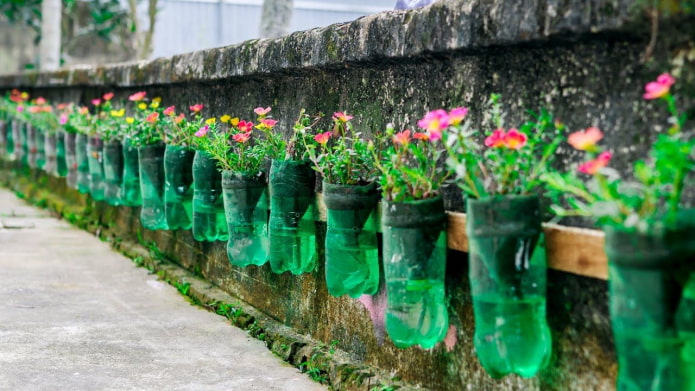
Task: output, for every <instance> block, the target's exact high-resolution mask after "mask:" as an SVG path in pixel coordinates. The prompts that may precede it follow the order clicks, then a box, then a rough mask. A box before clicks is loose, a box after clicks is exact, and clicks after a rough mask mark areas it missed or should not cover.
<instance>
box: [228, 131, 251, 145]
mask: <svg viewBox="0 0 695 391" xmlns="http://www.w3.org/2000/svg"><path fill="white" fill-rule="evenodd" d="M232 138H233V139H234V141H236V142H238V143H242V144H243V143H245V142H247V141H249V138H251V132H244V133H237V134H235V135H233V136H232Z"/></svg>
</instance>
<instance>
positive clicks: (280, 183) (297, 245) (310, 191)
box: [268, 160, 317, 274]
mask: <svg viewBox="0 0 695 391" xmlns="http://www.w3.org/2000/svg"><path fill="white" fill-rule="evenodd" d="M315 182H316V176H315V174H314V171H313V170H312V169H311V166H310V165H309V163H308V162H306V161H293V160H273V162H272V164H271V166H270V184H269V191H270V220H269V222H268V235H269V238H270V254H269V260H270V266H271V269H272V270H273V272H274V273H284V272H286V271H289V272H291V273H292V274H302V273H309V272H311V271H313V270H314V269H315V268H316V258H317V256H316V225H315V223H314V200H315V193H314V185H315Z"/></svg>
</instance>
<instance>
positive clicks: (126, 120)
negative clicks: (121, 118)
mask: <svg viewBox="0 0 695 391" xmlns="http://www.w3.org/2000/svg"><path fill="white" fill-rule="evenodd" d="M125 122H126V123H128V124H132V123H133V122H135V118H133V117H126V119H125Z"/></svg>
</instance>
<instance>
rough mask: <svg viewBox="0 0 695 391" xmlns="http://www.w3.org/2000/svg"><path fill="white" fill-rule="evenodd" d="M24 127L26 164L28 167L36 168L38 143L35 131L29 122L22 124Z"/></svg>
mask: <svg viewBox="0 0 695 391" xmlns="http://www.w3.org/2000/svg"><path fill="white" fill-rule="evenodd" d="M24 128H25V129H26V148H27V165H28V166H29V167H30V168H38V152H39V149H38V143H37V135H36V134H37V131H36V128H35V127H34V126H33V125H31V124H26V125H24Z"/></svg>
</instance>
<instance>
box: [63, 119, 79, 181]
mask: <svg viewBox="0 0 695 391" xmlns="http://www.w3.org/2000/svg"><path fill="white" fill-rule="evenodd" d="M76 141H77V133H67V132H66V133H65V164H66V165H67V170H68V175H67V178H66V182H67V184H68V187H70V188H71V189H77V178H78V172H77V143H76Z"/></svg>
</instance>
